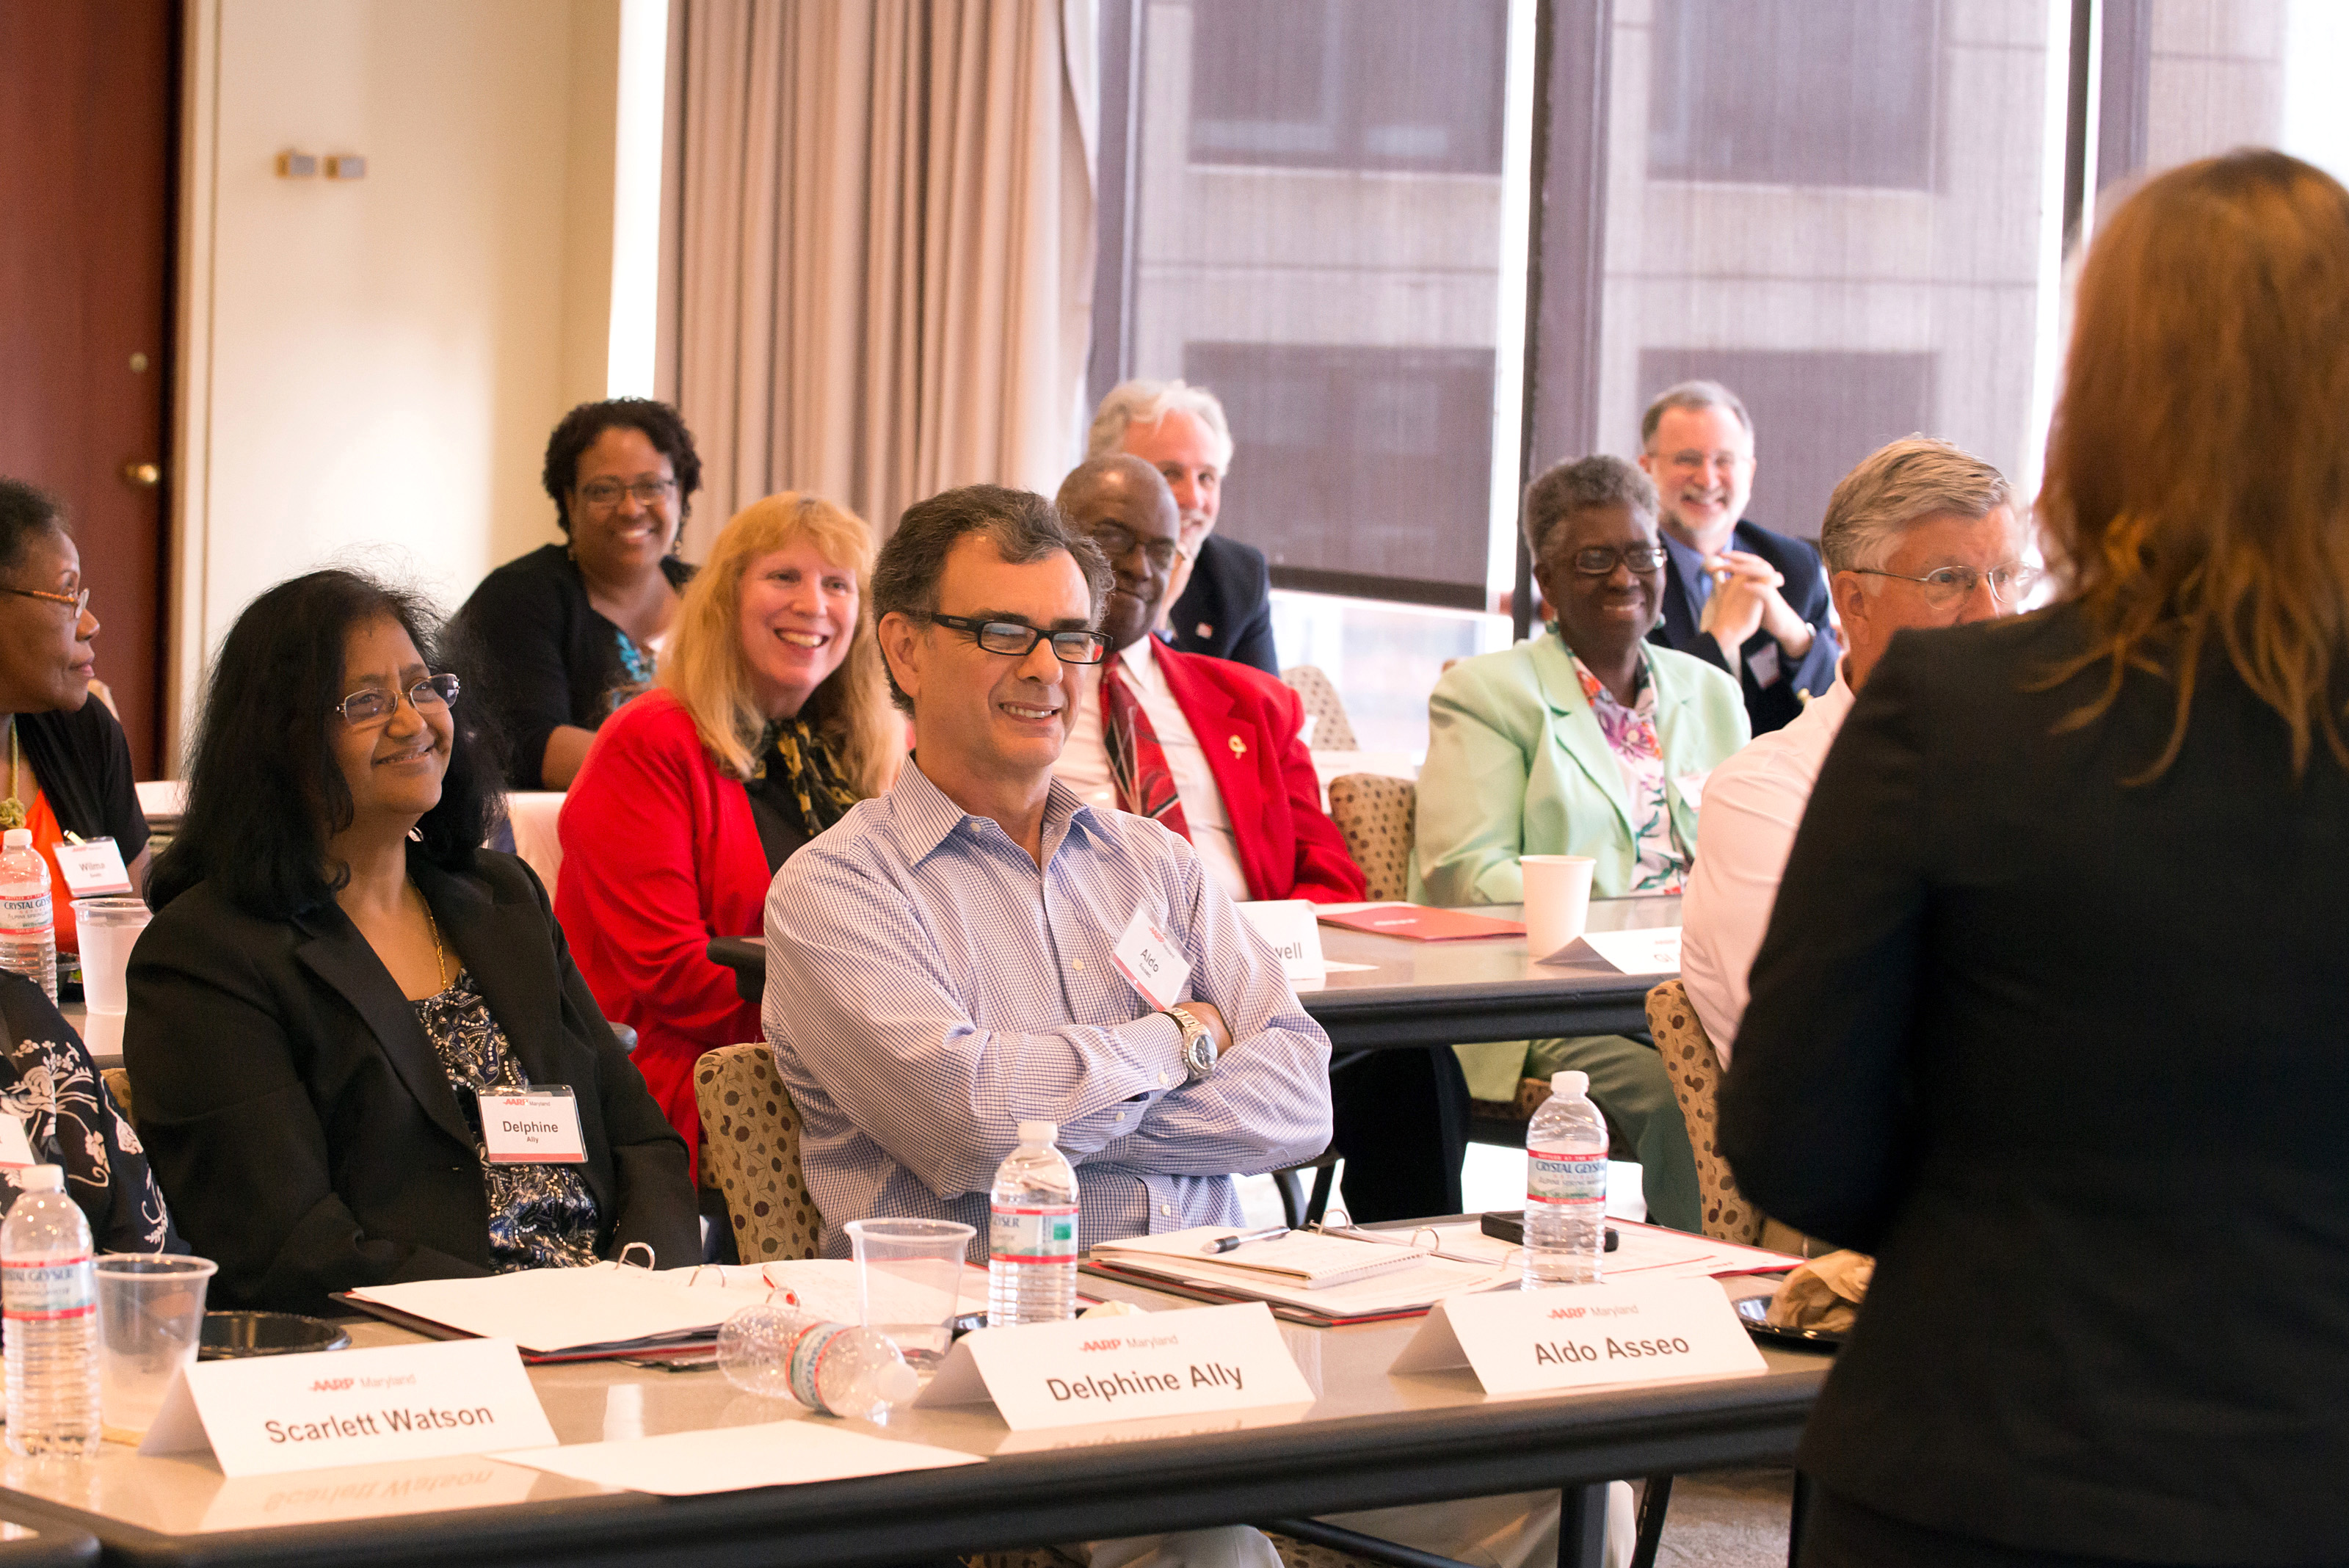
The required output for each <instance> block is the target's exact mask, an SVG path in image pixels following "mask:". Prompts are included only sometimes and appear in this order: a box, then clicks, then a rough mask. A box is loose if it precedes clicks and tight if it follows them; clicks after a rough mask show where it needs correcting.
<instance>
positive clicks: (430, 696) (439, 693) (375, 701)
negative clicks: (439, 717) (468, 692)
mask: <svg viewBox="0 0 2349 1568" xmlns="http://www.w3.org/2000/svg"><path fill="white" fill-rule="evenodd" d="M462 689H463V688H462V687H461V686H460V684H459V682H458V680H457V678H456V677H455V676H453V675H428V676H426V677H425V678H424V679H423V680H419V681H418V682H417V683H416V684H415V685H413V686H411V687H409V689H408V705H409V707H411V708H413V709H415V710H416V711H418V712H419V713H437V712H440V711H442V710H444V709H447V708H450V707H453V706H454V705H455V704H456V701H457V693H458V692H459V691H461V690H462ZM398 706H399V698H398V695H397V694H396V693H393V692H389V691H354V692H352V693H351V694H350V695H349V696H347V697H346V698H344V699H343V700H342V701H339V702H337V703H336V704H335V711H336V712H337V713H340V714H341V715H342V716H343V722H344V723H346V724H348V725H349V726H350V727H351V728H352V729H354V730H357V729H362V728H364V727H366V726H367V725H369V724H379V723H381V722H384V721H385V720H387V719H388V718H390V717H391V715H392V711H393V710H394V709H396V708H398Z"/></svg>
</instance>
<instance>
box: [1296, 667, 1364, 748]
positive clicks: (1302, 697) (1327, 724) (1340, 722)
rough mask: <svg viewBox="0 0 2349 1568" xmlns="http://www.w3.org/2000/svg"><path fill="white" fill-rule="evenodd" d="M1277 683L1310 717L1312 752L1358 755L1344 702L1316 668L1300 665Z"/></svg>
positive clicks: (1336, 689) (1326, 678)
mask: <svg viewBox="0 0 2349 1568" xmlns="http://www.w3.org/2000/svg"><path fill="white" fill-rule="evenodd" d="M1280 679H1281V680H1282V681H1283V682H1285V683H1286V684H1287V685H1288V689H1289V690H1290V691H1294V692H1296V693H1297V695H1298V699H1299V701H1302V702H1303V703H1304V704H1305V711H1307V712H1308V713H1310V714H1312V715H1313V717H1314V720H1315V721H1316V722H1315V723H1314V725H1313V739H1312V742H1310V744H1311V749H1312V750H1314V751H1317V752H1358V751H1361V749H1362V748H1361V742H1358V741H1356V740H1355V739H1354V726H1353V724H1352V722H1350V721H1349V720H1348V719H1347V717H1346V704H1345V701H1343V700H1342V699H1341V698H1340V697H1339V695H1338V688H1337V687H1335V686H1333V685H1331V684H1330V678H1329V676H1327V675H1325V674H1323V673H1322V672H1321V668H1320V666H1319V665H1316V664H1299V665H1294V666H1292V667H1290V668H1289V669H1287V670H1282V671H1281V672H1280Z"/></svg>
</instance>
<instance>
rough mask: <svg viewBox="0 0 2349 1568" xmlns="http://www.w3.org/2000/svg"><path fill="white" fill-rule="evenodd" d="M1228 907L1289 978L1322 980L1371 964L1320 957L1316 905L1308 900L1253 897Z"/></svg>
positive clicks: (1319, 919)
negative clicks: (1273, 954) (1276, 958)
mask: <svg viewBox="0 0 2349 1568" xmlns="http://www.w3.org/2000/svg"><path fill="white" fill-rule="evenodd" d="M1232 908H1233V909H1237V910H1238V911H1239V912H1240V919H1244V920H1246V921H1247V923H1248V924H1249V925H1250V926H1252V927H1254V928H1255V929H1256V934H1257V936H1260V937H1262V938H1263V939H1264V940H1265V943H1266V945H1267V946H1268V947H1270V948H1271V949H1272V950H1273V951H1274V952H1276V953H1278V954H1279V955H1280V967H1281V970H1282V971H1283V972H1284V973H1286V974H1287V975H1288V978H1289V979H1290V980H1292V981H1299V980H1324V979H1327V978H1328V977H1329V976H1330V975H1331V974H1332V973H1334V972H1336V971H1339V970H1365V969H1369V968H1370V967H1371V966H1370V965H1369V964H1366V963H1337V962H1334V961H1331V960H1330V959H1329V958H1327V957H1325V956H1323V954H1322V951H1321V916H1320V911H1319V906H1317V905H1315V904H1313V903H1312V902H1310V901H1309V900H1308V899H1304V898H1257V899H1252V900H1250V901H1249V902H1247V903H1243V904H1234V905H1233V906H1232Z"/></svg>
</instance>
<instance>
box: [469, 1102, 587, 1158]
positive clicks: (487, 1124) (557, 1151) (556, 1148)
mask: <svg viewBox="0 0 2349 1568" xmlns="http://www.w3.org/2000/svg"><path fill="white" fill-rule="evenodd" d="M481 1147H483V1148H485V1149H487V1150H488V1151H489V1157H490V1163H491V1164H492V1165H584V1164H585V1163H586V1161H587V1145H586V1141H585V1139H583V1138H582V1137H580V1136H579V1102H578V1101H577V1100H576V1099H574V1097H573V1096H572V1094H571V1089H570V1086H569V1085H565V1084H551V1085H540V1086H538V1087H537V1088H534V1089H483V1090H482V1091H481Z"/></svg>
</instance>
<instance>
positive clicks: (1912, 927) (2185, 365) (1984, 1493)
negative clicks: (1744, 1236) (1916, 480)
mask: <svg viewBox="0 0 2349 1568" xmlns="http://www.w3.org/2000/svg"><path fill="white" fill-rule="evenodd" d="M2076 322H2077V325H2076V327H2075V332H2074V337H2073V341H2072V347H2071V353H2070V357H2069V359H2068V361H2067V364H2066V368H2065V372H2064V391H2063V399H2062V402H2061V404H2060V405H2059V407H2058V409H2057V412H2056V416H2055V421H2054V427H2053V430H2052V433H2051V435H2050V437H2049V441H2048V453H2047V466H2046V481H2045V487H2044V492H2043V493H2042V495H2041V498H2040V514H2041V518H2042V521H2043V524H2044V527H2045V528H2046V530H2047V533H2048V535H2049V540H2048V543H2049V556H2050V558H2051V561H2052V562H2053V563H2054V566H2056V568H2057V570H2058V571H2059V573H2060V574H2061V575H2062V576H2063V578H2064V580H2065V581H2066V582H2067V584H2068V590H2069V592H2068V598H2067V602H2065V603H2064V604H2062V605H2061V606H2059V607H2056V608H2054V609H2050V610H2045V611H2042V612H2040V613H2038V614H2036V615H2032V616H2027V617H2024V618H2022V619H2020V620H2015V621H2007V622H1992V623H1987V624H1984V625H1982V626H1975V627H1964V628H1956V629H1952V630H1948V631H1936V632H1924V633H1919V632H1903V633H1902V634H1901V635H1900V636H1899V638H1898V639H1895V640H1894V642H1893V644H1892V647H1891V649H1890V651H1889V654H1888V655H1887V656H1886V657H1885V659H1883V661H1882V662H1881V663H1880V664H1878V666H1877V669H1876V671H1875V673H1874V674H1872V675H1871V676H1870V677H1869V678H1868V687H1867V690H1866V691H1863V692H1862V693H1861V694H1860V697H1859V701H1858V702H1857V705H1856V706H1855V707H1854V708H1853V710H1852V712H1851V715H1850V717H1849V718H1848V719H1847V721H1846V722H1845V724H1844V727H1843V730H1842V732H1841V734H1840V736H1839V737H1838V739H1837V743H1836V746H1835V749H1834V751H1833V752H1832V753H1830V754H1829V756H1828V758H1827V762H1826V768H1825V770H1824V772H1823V773H1822V774H1820V777H1819V781H1818V785H1817V787H1816V790H1815V791H1814V792H1813V794H1812V796H1811V800H1810V805H1809V807H1808V810H1807V811H1806V815H1805V817H1804V820H1803V826H1802V831H1801V834H1800V835H1799V836H1798V837H1797V839H1796V841H1795V850H1794V855H1793V857H1792V859H1791V860H1790V861H1789V863H1788V865H1787V868H1786V876H1785V881H1784V883H1783V884H1782V885H1781V888H1780V890H1779V894H1778V900H1777V905H1776V908H1775V911H1774V912H1773V916H1772V919H1771V924H1770V931H1769V935H1768V937H1767V939H1766V940H1765V941H1764V944H1763V948H1762V951H1761V953H1760V955H1759V956H1758V957H1757V959H1756V960H1755V961H1754V971H1753V1002H1752V1005H1751V1007H1750V1008H1749V1009H1748V1011H1747V1012H1746V1015H1745V1023H1744V1027H1743V1029H1742V1030H1741V1031H1740V1033H1739V1034H1738V1040H1737V1061H1736V1064H1735V1066H1734V1067H1733V1069H1732V1071H1731V1072H1730V1074H1729V1076H1728V1080H1727V1083H1726V1085H1725V1086H1724V1089H1723V1106H1722V1135H1723V1145H1724V1147H1725V1150H1726V1152H1727V1154H1728V1156H1729V1158H1730V1161H1731V1163H1732V1165H1733V1167H1734V1168H1735V1170H1736V1173H1737V1179H1738V1182H1739V1184H1740V1185H1741V1186H1742V1187H1743V1188H1744V1190H1745V1192H1746V1194H1747V1196H1749V1197H1750V1198H1752V1199H1754V1201H1755V1202H1756V1203H1758V1204H1759V1205H1760V1206H1761V1207H1762V1208H1763V1209H1764V1210H1766V1211H1767V1212H1769V1213H1770V1214H1772V1215H1775V1217H1777V1218H1779V1219H1781V1220H1786V1221H1788V1222H1790V1223H1792V1224H1794V1225H1795V1226H1797V1227H1799V1228H1800V1229H1802V1230H1804V1231H1809V1232H1811V1233H1813V1234H1816V1235H1819V1236H1823V1237H1825V1238H1826V1239H1827V1240H1829V1241H1835V1242H1837V1243H1840V1244H1842V1245H1845V1246H1849V1247H1854V1248H1858V1249H1860V1250H1863V1251H1870V1252H1874V1253H1876V1254H1877V1258H1878V1262H1877V1268H1876V1274H1875V1280H1874V1282H1873V1285H1872V1286H1871V1288H1870V1291H1869V1294H1868V1302H1867V1304H1866V1305H1865V1306H1864V1307H1863V1308H1862V1309H1861V1313H1860V1317H1859V1323H1858V1326H1857V1332H1856V1334H1854V1336H1853V1338H1852V1340H1851V1342H1850V1344H1849V1345H1847V1347H1846V1348H1845V1350H1844V1351H1843V1353H1842V1355H1841V1356H1840V1357H1839V1358H1838V1359H1837V1364H1836V1366H1835V1370H1834V1372H1833V1373H1832V1375H1831V1376H1829V1378H1828V1381H1827V1386H1826V1394H1825V1396H1824V1397H1822V1399H1821V1400H1820V1403H1819V1407H1818V1409H1817V1412H1816V1415H1815V1416H1814V1417H1813V1418H1812V1420H1811V1423H1810V1428H1809V1431H1808V1432H1807V1433H1806V1436H1805V1438H1804V1441H1803V1447H1802V1451H1801V1455H1800V1459H1799V1462H1800V1464H1801V1465H1802V1467H1803V1469H1804V1470H1805V1471H1806V1473H1807V1474H1808V1475H1810V1476H1811V1477H1812V1478H1813V1479H1814V1480H1816V1482H1817V1484H1818V1487H1819V1489H1820V1491H1821V1494H1822V1495H1821V1497H1820V1498H1819V1501H1818V1503H1817V1506H1816V1508H1815V1509H1814V1510H1813V1511H1812V1513H1811V1515H1810V1518H1809V1523H1808V1529H1807V1532H1806V1545H1805V1552H1804V1555H1803V1559H1802V1560H1803V1561H1804V1562H1805V1563H1816V1564H1846V1563H1903V1564H1938V1563H1965V1564H1989V1563H1999V1564H2010V1563H2048V1562H2063V1563H2075V1562H2082V1563H2085V1562H2086V1561H2089V1560H2091V1559H2093V1560H2095V1561H2097V1562H2124V1561H2126V1562H2137V1563H2341V1562H2344V1561H2349V1501H2344V1499H2343V1495H2342V1487H2341V1481H2342V1477H2343V1475H2344V1469H2349V1134H2344V1128H2345V1127H2349V1023H2344V1007H2349V947H2345V946H2344V944H2349V724H2344V700H2349V428H2344V420H2349V192H2344V191H2343V189H2342V187H2341V186H2340V185H2338V184H2336V183H2335V182H2333V180H2331V179H2330V178H2328V177H2327V176H2325V175H2324V174H2323V173H2321V172H2319V171H2316V170H2314V169H2313V168H2311V167H2309V166H2308V165H2306V164H2304V163H2302V162H2299V161H2296V160H2293V159H2290V158H2287V157H2284V156H2283V155H2282V154H2281V153H2275V152H2264V151H2261V152H2242V153H2236V154H2233V155H2230V156H2229V157H2226V158H2222V159H2218V160H2213V161H2208V162H2202V163H2197V164H2190V165H2188V166H2186V167H2184V168H2181V169H2178V170H2175V171H2171V172H2169V173H2168V174H2165V175H2163V176H2162V177H2161V178H2159V179H2158V180H2155V181H2154V182H2151V183H2150V184H2149V185H2147V187H2146V188H2145V189H2144V190H2143V191H2141V192H2139V193H2138V194H2137V195H2136V196H2134V197H2132V198H2131V199H2130V200H2129V201H2128V202H2126V203H2124V204H2123V205H2122V206H2121V207H2120V208H2119V209H2118V210H2117V211H2116V213H2115V214H2114V215H2113V217H2112V218H2111V220H2110V221H2109V223H2107V225H2106V229H2105V232H2104V233H2103V234H2101V235H2100V236H2099V237H2098V239H2097V240H2096V242H2095V247H2094V249H2093V250H2092V251H2091V252H2090V254H2089V256H2088V259H2087V263H2086V266H2085V270H2084V272H2083V274H2082V275H2081V280H2080V286H2079V296H2078V309H2077V317H2076Z"/></svg>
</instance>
